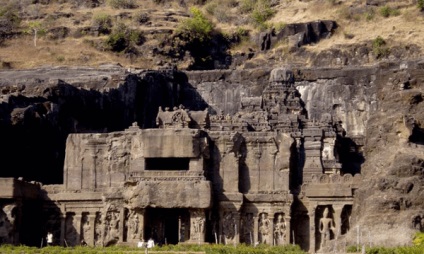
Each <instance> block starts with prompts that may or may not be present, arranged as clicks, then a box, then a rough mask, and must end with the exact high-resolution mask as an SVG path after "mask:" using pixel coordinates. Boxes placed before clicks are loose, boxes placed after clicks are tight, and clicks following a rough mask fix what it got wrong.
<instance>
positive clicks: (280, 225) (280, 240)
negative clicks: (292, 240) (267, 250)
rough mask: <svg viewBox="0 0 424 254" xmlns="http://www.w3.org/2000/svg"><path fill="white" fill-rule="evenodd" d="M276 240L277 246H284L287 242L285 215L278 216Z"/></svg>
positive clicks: (275, 227) (275, 228)
mask: <svg viewBox="0 0 424 254" xmlns="http://www.w3.org/2000/svg"><path fill="white" fill-rule="evenodd" d="M274 239H275V244H276V245H283V244H285V241H286V222H285V221H284V218H283V215H282V214H278V216H277V221H276V222H275V226H274Z"/></svg>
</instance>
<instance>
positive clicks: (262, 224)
mask: <svg viewBox="0 0 424 254" xmlns="http://www.w3.org/2000/svg"><path fill="white" fill-rule="evenodd" d="M270 224H271V223H270V221H269V219H268V215H267V214H266V213H261V215H260V218H259V242H260V243H264V244H268V243H269V242H268V241H269V240H268V236H269V233H270V232H269V229H270V228H269V227H270Z"/></svg>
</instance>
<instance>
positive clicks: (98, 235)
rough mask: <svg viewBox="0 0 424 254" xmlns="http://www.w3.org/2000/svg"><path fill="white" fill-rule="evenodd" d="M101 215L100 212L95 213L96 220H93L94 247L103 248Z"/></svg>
mask: <svg viewBox="0 0 424 254" xmlns="http://www.w3.org/2000/svg"><path fill="white" fill-rule="evenodd" d="M102 226H103V224H102V214H101V213H100V212H97V213H96V218H95V219H94V245H95V246H103V242H102V239H103V238H102V235H103V234H102V228H103V227H102Z"/></svg>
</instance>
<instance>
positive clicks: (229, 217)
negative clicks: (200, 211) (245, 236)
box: [222, 212, 236, 239]
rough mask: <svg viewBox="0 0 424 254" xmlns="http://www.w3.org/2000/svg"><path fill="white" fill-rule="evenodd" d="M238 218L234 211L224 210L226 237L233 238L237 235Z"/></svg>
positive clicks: (224, 231) (223, 232)
mask: <svg viewBox="0 0 424 254" xmlns="http://www.w3.org/2000/svg"><path fill="white" fill-rule="evenodd" d="M235 225H236V219H235V218H234V214H233V213H232V212H224V218H223V221H222V234H223V235H224V237H225V238H226V239H233V238H234V237H235Z"/></svg>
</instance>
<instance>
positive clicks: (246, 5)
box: [240, 0, 256, 13]
mask: <svg viewBox="0 0 424 254" xmlns="http://www.w3.org/2000/svg"><path fill="white" fill-rule="evenodd" d="M255 5H256V0H242V1H241V3H240V11H241V13H250V12H252V11H253V9H255Z"/></svg>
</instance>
